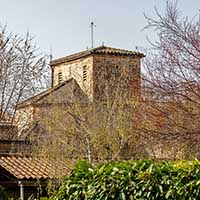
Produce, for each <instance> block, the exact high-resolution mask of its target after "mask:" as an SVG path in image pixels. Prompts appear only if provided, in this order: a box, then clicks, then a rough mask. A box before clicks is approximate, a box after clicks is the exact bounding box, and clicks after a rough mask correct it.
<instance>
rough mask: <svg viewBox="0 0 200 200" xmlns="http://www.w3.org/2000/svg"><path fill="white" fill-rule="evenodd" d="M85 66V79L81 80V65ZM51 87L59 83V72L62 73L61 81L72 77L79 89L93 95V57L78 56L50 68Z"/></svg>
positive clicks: (90, 96)
mask: <svg viewBox="0 0 200 200" xmlns="http://www.w3.org/2000/svg"><path fill="white" fill-rule="evenodd" d="M84 66H85V67H86V69H85V70H86V73H87V74H86V76H87V78H86V80H83V67H84ZM52 72H53V73H52V76H53V77H52V82H53V85H52V86H53V87H55V86H56V85H58V84H59V75H60V74H59V73H62V75H61V76H62V82H63V81H66V80H69V79H70V78H74V79H75V80H76V81H77V83H78V84H79V86H80V87H81V89H82V90H83V91H84V92H85V93H86V94H87V95H88V97H89V98H92V97H93V90H92V88H93V57H92V56H88V57H86V58H80V59H77V60H74V61H70V62H66V63H61V64H58V65H55V66H53V68H52Z"/></svg>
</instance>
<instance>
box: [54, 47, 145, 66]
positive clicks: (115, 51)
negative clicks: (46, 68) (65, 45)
mask: <svg viewBox="0 0 200 200" xmlns="http://www.w3.org/2000/svg"><path fill="white" fill-rule="evenodd" d="M108 49H109V50H113V52H109V51H106V50H108ZM93 53H103V54H105V53H108V54H110V53H112V54H121V55H128V56H130V55H135V56H140V57H144V54H143V53H140V52H137V51H134V50H126V49H121V48H114V47H110V46H105V45H101V46H98V47H95V48H90V49H87V50H84V51H80V52H78V53H74V54H71V55H68V56H64V57H61V58H57V59H55V60H52V61H51V62H50V66H51V67H53V66H55V65H57V64H61V63H64V62H69V61H73V60H76V59H79V58H82V57H85V56H88V55H91V54H93Z"/></svg>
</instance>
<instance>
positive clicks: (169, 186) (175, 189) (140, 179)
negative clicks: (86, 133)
mask: <svg viewBox="0 0 200 200" xmlns="http://www.w3.org/2000/svg"><path fill="white" fill-rule="evenodd" d="M52 199H53V200H64V199H66V200H85V199H87V200H106V199H108V200H110V199H115V200H125V199H127V200H132V199H134V200H144V199H152V200H153V199H159V200H164V199H176V200H179V199H180V200H184V199H185V200H186V199H188V200H190V199H191V200H195V199H196V200H198V199H200V162H199V161H197V160H194V161H174V162H172V161H152V160H139V161H125V162H110V163H106V164H103V165H98V166H96V167H93V166H91V165H90V164H88V163H87V162H86V161H84V160H80V161H79V162H78V163H77V165H76V166H75V168H74V169H73V170H72V172H71V174H70V175H69V176H68V177H66V179H65V180H64V182H63V184H62V185H61V187H60V188H59V189H58V191H57V192H56V194H55V195H54V196H53V197H52Z"/></svg>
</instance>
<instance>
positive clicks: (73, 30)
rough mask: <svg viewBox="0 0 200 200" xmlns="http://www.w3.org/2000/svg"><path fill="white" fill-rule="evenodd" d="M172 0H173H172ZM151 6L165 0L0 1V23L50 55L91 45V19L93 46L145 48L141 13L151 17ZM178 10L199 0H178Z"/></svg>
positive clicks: (189, 9)
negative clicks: (29, 38) (26, 35)
mask: <svg viewBox="0 0 200 200" xmlns="http://www.w3.org/2000/svg"><path fill="white" fill-rule="evenodd" d="M174 1H175V0H174ZM154 6H157V8H158V9H159V10H160V11H161V13H162V12H163V11H164V8H165V0H0V23H1V24H5V23H6V24H7V25H8V30H9V31H12V32H15V33H20V34H24V33H26V32H27V31H29V32H30V33H31V34H32V35H33V36H34V37H35V42H36V43H37V45H38V46H39V48H40V50H41V51H42V52H44V53H46V54H48V53H49V52H50V47H52V51H53V57H54V58H57V57H61V56H65V55H69V54H71V53H74V52H78V51H81V50H85V49H86V47H90V46H91V42H90V22H91V21H94V23H95V24H96V27H95V32H94V39H95V46H99V45H102V43H103V42H104V44H105V45H107V46H113V47H116V48H117V47H118V48H124V49H135V46H143V47H147V46H148V45H149V44H148V42H147V41H146V36H147V35H148V36H149V37H150V38H151V39H153V38H155V33H153V31H149V30H146V31H142V29H143V27H144V26H145V25H146V21H145V18H144V16H143V14H144V13H146V14H147V15H149V16H151V17H153V16H154V14H155V12H154ZM178 6H179V8H180V10H182V13H183V14H184V15H189V16H193V15H194V14H196V13H198V12H199V9H200V0H179V3H178Z"/></svg>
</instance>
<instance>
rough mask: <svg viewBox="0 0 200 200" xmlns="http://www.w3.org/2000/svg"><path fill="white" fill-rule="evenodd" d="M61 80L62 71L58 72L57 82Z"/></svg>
mask: <svg viewBox="0 0 200 200" xmlns="http://www.w3.org/2000/svg"><path fill="white" fill-rule="evenodd" d="M61 82H62V72H59V73H58V84H60V83H61Z"/></svg>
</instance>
